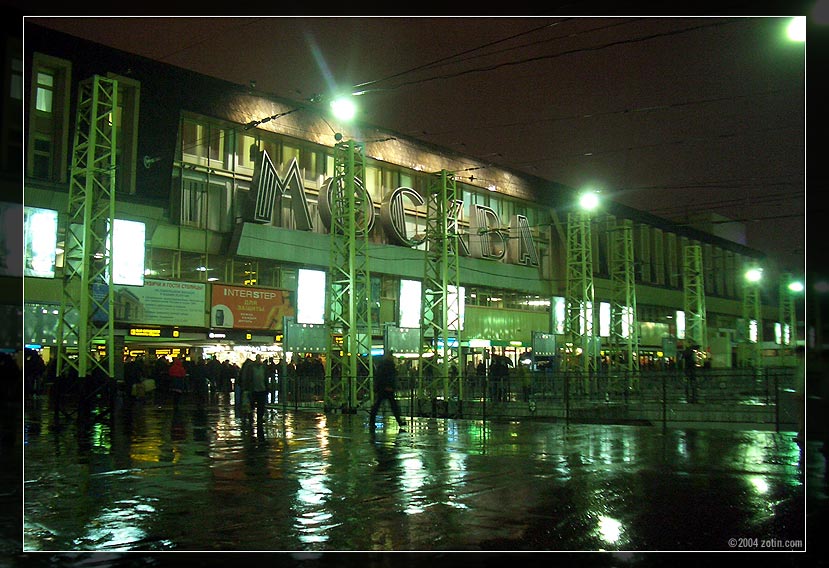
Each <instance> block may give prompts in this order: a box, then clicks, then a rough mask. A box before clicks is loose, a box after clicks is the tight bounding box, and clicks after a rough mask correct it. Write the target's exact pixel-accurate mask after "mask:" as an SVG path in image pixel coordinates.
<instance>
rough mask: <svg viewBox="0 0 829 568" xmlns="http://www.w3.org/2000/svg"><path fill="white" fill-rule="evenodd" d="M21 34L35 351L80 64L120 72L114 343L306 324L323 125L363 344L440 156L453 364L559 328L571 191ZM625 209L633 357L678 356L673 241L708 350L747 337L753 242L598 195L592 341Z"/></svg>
mask: <svg viewBox="0 0 829 568" xmlns="http://www.w3.org/2000/svg"><path fill="white" fill-rule="evenodd" d="M24 32H25V42H24V46H23V47H24V49H23V58H24V59H23V63H24V65H23V67H22V71H21V74H20V77H19V78H18V79H17V80H18V81H21V82H22V92H23V93H24V102H23V105H24V113H23V122H24V124H23V125H22V128H24V129H25V136H24V147H23V149H22V154H23V157H22V162H23V163H24V184H23V187H24V202H23V205H24V209H25V216H24V237H25V243H26V247H25V251H24V262H25V265H24V302H23V311H24V330H23V341H24V342H25V344H27V345H31V346H34V347H36V348H39V349H43V350H44V351H46V352H47V355H48V354H49V352H50V351H51V350H53V349H55V348H56V346H57V342H58V341H59V340H60V337H59V331H58V327H59V326H58V317H57V315H58V311H59V309H60V303H61V298H62V295H63V292H64V291H63V286H64V282H65V278H64V275H65V270H66V266H65V265H66V261H65V260H64V258H63V256H62V254H61V253H62V251H63V250H64V249H65V248H66V246H67V243H66V239H67V234H68V231H67V230H68V227H67V225H68V224H69V222H68V216H67V211H68V209H69V207H70V203H69V197H70V185H71V183H72V166H73V164H72V153H73V145H74V144H76V137H77V131H78V129H80V128H83V126H82V125H79V124H78V123H77V116H78V105H79V102H78V92H79V84H80V83H81V82H83V81H84V80H88V79H89V78H91V77H103V78H106V79H107V80H109V81H113V82H114V83H113V84H116V85H117V105H116V107H115V108H114V109H113V112H112V113H111V116H110V120H111V121H112V123H111V125H112V127H113V130H114V132H115V133H116V134H117V135H116V136H115V137H114V138H115V143H114V148H115V164H116V165H115V168H114V173H113V174H112V175H113V178H114V187H115V196H114V201H115V215H114V217H115V219H117V220H119V221H124V222H131V223H132V224H133V225H130V226H132V227H133V228H135V229H136V231H137V232H132V233H129V235H130V236H127V237H125V238H124V239H121V240H120V241H116V242H118V243H119V244H118V245H117V246H115V245H114V252H113V256H114V257H120V258H124V259H125V260H130V259H133V260H139V261H140V260H142V257H143V261H142V262H140V272H141V278H140V279H139V280H138V281H136V282H132V283H123V284H116V286H115V291H114V298H115V300H114V306H112V309H113V311H114V320H115V327H116V335H117V336H118V337H120V338H123V348H124V353H125V354H137V353H147V354H148V355H150V356H153V357H156V356H159V355H161V356H164V355H176V354H180V353H181V354H185V355H187V356H188V357H194V356H205V355H209V354H211V353H213V354H217V355H218V356H220V357H222V358H227V357H237V358H244V357H246V356H247V353H249V352H250V351H251V350H256V351H261V352H265V353H273V354H274V355H275V356H280V357H281V356H283V354H284V350H283V346H282V340H283V334H284V333H285V331H286V330H285V325H286V322H287V321H291V320H293V321H297V322H299V321H302V322H308V323H321V321H322V319H324V310H325V306H324V302H323V300H324V298H325V295H326V290H325V285H324V283H323V285H322V286H321V287H320V288H317V289H316V291H315V292H313V291H312V290H314V288H313V282H315V281H318V280H316V278H317V277H318V276H319V275H320V274H324V273H325V272H326V271H327V270H328V264H329V259H330V240H331V239H330V233H329V230H330V227H331V205H330V191H331V183H330V180H331V178H332V176H333V174H334V169H335V158H334V146H335V143H336V140H337V138H335V135H340V136H341V137H342V138H344V139H351V140H356V141H358V142H359V143H360V144H361V147H362V148H363V149H364V155H365V158H366V167H365V176H364V179H362V180H360V181H361V188H362V190H364V191H365V193H366V195H367V196H368V197H369V198H370V200H369V201H368V203H370V205H371V211H367V212H366V213H368V217H369V218H370V219H371V221H369V222H370V224H371V229H370V231H369V234H368V239H369V251H370V252H369V261H370V270H371V300H372V305H373V309H372V320H373V322H372V323H373V326H374V329H375V330H376V336H377V337H376V338H375V340H376V341H377V342H379V343H380V344H382V333H383V332H382V330H383V328H384V326H386V325H393V326H397V327H400V328H407V327H416V326H417V324H418V321H417V316H416V315H415V316H413V315H412V313H415V314H419V313H420V306H419V300H418V301H417V302H416V301H414V298H415V297H416V296H419V293H418V294H409V293H407V290H408V289H409V288H407V286H410V285H411V283H412V282H419V281H422V279H423V277H424V250H423V248H424V246H423V242H422V241H423V235H424V233H425V227H426V218H425V215H426V208H425V206H424V192H425V190H426V188H427V186H428V184H429V183H430V180H431V179H432V178H433V176H434V174H435V173H436V172H441V171H448V172H451V174H452V176H453V177H454V179H455V181H456V182H457V188H458V195H459V198H460V199H459V200H460V201H461V202H462V205H461V204H459V207H458V210H457V212H456V214H457V216H456V218H455V219H456V220H457V231H458V234H459V237H460V243H461V246H460V248H461V251H460V259H459V279H460V284H461V286H462V289H463V298H464V308H465V310H464V315H463V332H462V338H463V345H464V348H465V349H466V351H465V353H464V360H465V361H464V362H472V363H474V362H475V361H476V360H477V359H479V358H481V357H482V356H484V355H485V354H486V353H489V352H497V353H499V354H504V355H506V356H507V357H509V358H510V359H512V360H513V361H516V360H517V359H518V358H519V357H520V356H521V355H522V354H523V353H526V352H529V351H531V350H532V345H533V337H534V335H533V334H534V333H543V334H551V335H558V336H562V337H563V334H564V332H565V328H564V325H565V319H566V316H565V315H564V314H563V312H562V311H561V309H560V307H561V305H562V302H563V301H564V300H565V298H566V297H567V294H568V290H567V271H568V246H570V247H571V248H572V244H570V245H568V238H567V236H568V227H567V220H568V214H570V213H572V212H573V211H574V208H575V207H576V206H577V205H576V199H577V192H576V191H575V189H574V188H569V187H566V186H564V185H561V184H558V183H555V182H551V181H548V180H544V179H539V178H535V177H533V176H529V175H526V174H523V173H520V172H517V171H510V170H507V169H503V168H497V167H493V166H491V165H488V164H486V163H485V162H482V161H480V160H478V159H476V158H474V157H470V156H464V155H462V154H458V153H455V152H453V151H449V150H447V149H444V148H438V147H434V146H431V145H428V144H425V143H421V142H419V141H417V140H414V139H411V138H409V137H406V136H403V135H400V134H398V133H394V132H390V131H387V130H384V129H382V128H378V127H374V126H371V125H367V124H360V125H355V124H341V123H337V122H336V121H334V120H333V119H331V118H329V117H326V116H325V115H324V114H323V109H322V107H321V106H319V105H317V104H315V103H311V102H307V101H305V102H297V101H288V100H282V99H279V98H277V97H274V96H271V95H270V94H268V93H261V92H257V91H255V90H254V89H252V88H251V87H250V86H247V85H237V84H232V83H228V82H224V81H220V80H217V79H213V78H209V77H205V76H201V75H198V74H195V73H192V72H190V71H186V70H183V69H179V68H175V67H172V66H169V65H165V64H161V63H158V62H154V61H150V60H147V59H144V58H141V57H137V56H133V55H130V54H127V53H124V52H119V51H117V50H113V49H111V48H108V47H104V46H101V45H96V44H93V43H90V42H86V41H83V40H80V39H77V38H73V37H70V36H67V35H64V34H61V33H58V32H54V31H50V30H46V29H44V28H40V27H38V26H35V25H32V24H31V23H26V25H25V29H24ZM530 143H531V142H530ZM42 223H45V224H42ZM622 224H628V225H629V226H630V227H631V229H632V242H633V247H632V254H633V258H632V259H629V262H632V271H633V272H632V274H633V278H634V279H635V294H636V306H635V308H636V317H635V320H634V321H635V322H636V325H637V331H638V344H639V345H638V348H637V356H638V357H640V362H642V363H643V364H645V365H647V364H650V363H652V362H656V363H658V362H660V361H662V360H665V359H671V358H674V357H675V356H676V353H675V349H676V346H677V343H678V344H679V345H681V343H682V340H683V334H684V329H683V326H682V318H683V315H684V314H685V311H686V307H687V300H686V294H687V292H688V285H689V283H688V281H687V279H688V276H687V268H688V267H687V263H686V262H685V260H684V255H685V251H686V250H687V249H688V247H689V246H696V247H699V250H700V251H701V261H702V272H701V276H700V278H699V281H698V282H697V283H696V284H697V285H698V287H699V290H700V291H701V293H702V297H704V304H705V320H706V326H707V332H706V333H707V336H706V341H705V343H706V344H707V346H708V348H709V349H710V354H711V358H712V363H713V365H714V366H718V367H730V366H732V365H733V364H735V361H736V357H737V351H738V346H739V344H740V343H741V342H743V341H744V332H743V330H744V328H745V322H744V320H745V318H744V316H745V314H744V307H745V297H744V289H745V286H744V280H743V274H744V272H745V269H746V268H747V267H749V266H756V265H761V264H762V262H763V259H764V255H763V253H762V252H761V251H757V250H753V249H751V248H748V247H746V246H744V245H743V244H741V243H739V242H735V241H733V240H727V239H725V238H722V237H719V236H716V235H714V234H712V233H707V232H704V231H701V230H698V229H694V228H691V227H688V226H684V225H677V224H674V223H672V222H670V221H668V220H666V219H662V218H659V217H655V216H653V215H650V214H648V213H645V212H642V211H637V210H634V209H631V208H628V207H625V206H622V205H620V204H615V203H603V204H602V207H601V209H600V210H599V211H598V212H596V213H594V214H593V216H592V217H591V219H590V227H591V232H590V239H591V242H590V243H589V251H590V253H591V257H592V267H591V271H592V275H591V276H592V285H593V286H594V290H595V291H594V294H595V300H594V305H595V306H596V309H595V310H593V312H594V319H595V329H596V333H595V335H597V336H598V337H600V338H608V337H609V336H610V334H611V331H610V323H609V320H608V317H609V316H608V309H605V308H604V307H603V305H606V306H609V305H610V304H611V303H612V301H613V298H612V296H613V294H614V284H613V275H612V273H613V270H614V268H613V267H614V258H615V257H614V255H615V254H617V253H615V252H614V244H613V243H614V241H613V238H612V235H613V233H614V230H615V228H616V227H618V226H620V225H622ZM44 227H46V229H44ZM124 230H125V231H126V229H124ZM124 234H125V235H126V234H127V233H124ZM39 237H42V239H40V238H39ZM41 241H45V244H42V245H39V244H37V243H40V242H41ZM50 243H53V245H52V247H51V249H50ZM119 247H120V250H119ZM570 252H572V251H570ZM44 255H45V256H44ZM125 270H126V269H125ZM323 282H324V280H323ZM314 298H316V301H315V300H314ZM776 303H777V302H776V298H765V299H763V301H762V302H761V305H760V306H759V307H760V310H761V312H760V313H761V317H760V322H759V325H758V327H759V333H760V340H761V341H762V340H763V339H770V338H771V337H772V336H773V334H774V329H775V324H776V323H779V322H778V321H777V320H778V309H777V305H776ZM413 305H415V306H416V307H415V308H412V306H413ZM412 310H413V311H412ZM118 345H119V348H120V346H121V345H122V344H121V343H118ZM562 345H563V343H562Z"/></svg>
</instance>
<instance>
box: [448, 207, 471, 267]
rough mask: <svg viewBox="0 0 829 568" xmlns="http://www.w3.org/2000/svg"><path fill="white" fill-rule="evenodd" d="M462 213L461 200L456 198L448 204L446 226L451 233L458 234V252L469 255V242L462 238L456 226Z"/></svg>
mask: <svg viewBox="0 0 829 568" xmlns="http://www.w3.org/2000/svg"><path fill="white" fill-rule="evenodd" d="M462 213H463V200H461V199H456V200H455V201H453V202H452V203H451V204H450V205H449V211H448V212H447V214H446V216H447V226H448V228H449V232H450V233H452V234H453V235H458V239H457V241H458V247H459V248H460V250H459V251H457V252H458V254H460V255H463V256H469V243H468V242H467V241H464V240H463V235H461V234H460V231H459V230H458V226H459V225H460V217H461V214H462Z"/></svg>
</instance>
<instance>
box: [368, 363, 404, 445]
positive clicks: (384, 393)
mask: <svg viewBox="0 0 829 568" xmlns="http://www.w3.org/2000/svg"><path fill="white" fill-rule="evenodd" d="M396 388H397V366H396V365H395V364H394V353H392V352H391V351H387V352H385V353H384V354H383V356H382V357H381V358H380V361H379V362H378V363H377V365H376V366H375V369H374V404H373V405H372V406H371V411H370V413H369V424H368V426H369V428H370V429H372V430H373V429H374V427H375V421H376V420H377V411H378V410H379V409H380V405H381V404H382V403H383V401H384V400H385V401H388V403H389V406H390V407H391V411H392V412H393V413H394V417H395V418H396V419H397V424H398V425H399V426H400V427H401V428H403V427H404V426H406V421H405V420H403V417H402V416H401V415H400V405H399V404H398V402H397V399H396V398H395V396H394V391H395V389H396Z"/></svg>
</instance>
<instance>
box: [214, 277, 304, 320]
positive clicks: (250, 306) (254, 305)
mask: <svg viewBox="0 0 829 568" xmlns="http://www.w3.org/2000/svg"><path fill="white" fill-rule="evenodd" d="M212 290H213V293H212V301H211V306H210V325H211V327H214V328H235V329H251V330H252V329H265V330H269V331H274V330H278V329H282V318H283V317H284V316H287V317H294V315H295V314H294V307H293V306H292V305H291V298H290V295H289V293H288V292H286V291H285V290H271V289H266V288H251V287H249V286H226V285H224V284H213V288H212Z"/></svg>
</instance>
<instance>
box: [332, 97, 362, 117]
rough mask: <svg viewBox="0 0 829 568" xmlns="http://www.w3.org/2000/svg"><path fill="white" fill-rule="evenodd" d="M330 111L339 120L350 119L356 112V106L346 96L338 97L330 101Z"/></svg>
mask: <svg viewBox="0 0 829 568" xmlns="http://www.w3.org/2000/svg"><path fill="white" fill-rule="evenodd" d="M331 112H333V113H334V116H336V117H337V118H339V119H340V120H346V121H348V120H351V119H352V118H354V115H355V114H356V113H357V107H355V106H354V102H353V101H352V100H351V99H350V98H348V97H339V98H336V99H334V100H333V101H331Z"/></svg>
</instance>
